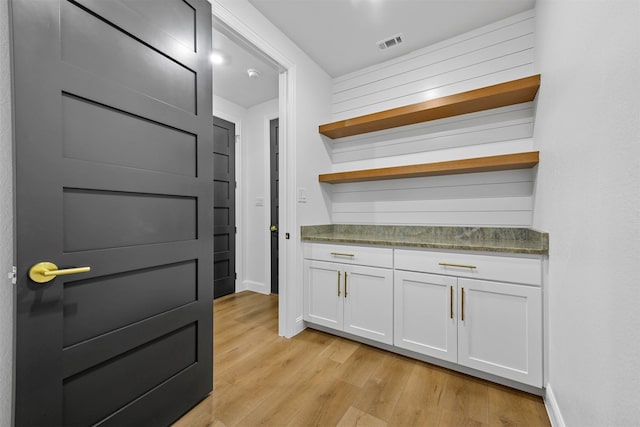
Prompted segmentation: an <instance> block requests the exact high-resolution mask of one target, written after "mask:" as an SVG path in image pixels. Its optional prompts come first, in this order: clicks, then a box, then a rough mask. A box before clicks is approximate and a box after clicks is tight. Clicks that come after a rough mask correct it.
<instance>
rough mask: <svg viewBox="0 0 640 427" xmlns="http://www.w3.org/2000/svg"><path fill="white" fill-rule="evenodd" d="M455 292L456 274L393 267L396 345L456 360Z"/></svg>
mask: <svg viewBox="0 0 640 427" xmlns="http://www.w3.org/2000/svg"><path fill="white" fill-rule="evenodd" d="M455 295H456V278H455V277H448V276H438V275H435V274H426V273H414V272H410V271H401V270H396V271H395V273H394V344H395V346H396V347H400V348H405V349H407V350H412V351H415V352H418V353H421V354H426V355H428V356H432V357H437V358H438V359H443V360H447V361H449V362H457V360H458V355H457V351H458V343H457V340H458V332H457V321H456V318H457V316H456V312H457V308H456V304H455V299H456V297H455Z"/></svg>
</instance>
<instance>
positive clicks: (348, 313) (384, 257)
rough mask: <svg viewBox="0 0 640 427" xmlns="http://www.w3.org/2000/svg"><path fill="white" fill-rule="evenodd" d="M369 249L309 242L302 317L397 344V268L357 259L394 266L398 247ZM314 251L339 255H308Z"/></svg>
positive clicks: (319, 323)
mask: <svg viewBox="0 0 640 427" xmlns="http://www.w3.org/2000/svg"><path fill="white" fill-rule="evenodd" d="M364 249H365V250H362V251H361V250H360V248H358V247H341V246H338V247H336V246H332V245H322V244H308V245H307V246H306V248H305V257H306V259H305V261H304V292H303V293H304V310H303V318H304V320H305V321H307V322H310V323H314V324H317V325H322V326H326V327H329V328H332V329H336V330H340V331H344V332H348V333H350V334H353V335H356V336H360V337H363V338H368V339H371V340H374V341H378V342H382V343H385V344H393V270H392V269H391V268H379V267H370V266H367V265H357V264H355V262H361V263H363V264H377V265H388V266H391V263H392V257H393V253H392V250H390V249H381V248H364ZM371 249H374V250H373V251H371ZM375 249H377V250H375ZM331 254H334V255H331ZM325 255H326V256H325ZM312 256H313V257H315V258H319V259H336V262H328V261H319V260H317V259H309V258H308V257H312ZM337 260H340V261H343V262H337Z"/></svg>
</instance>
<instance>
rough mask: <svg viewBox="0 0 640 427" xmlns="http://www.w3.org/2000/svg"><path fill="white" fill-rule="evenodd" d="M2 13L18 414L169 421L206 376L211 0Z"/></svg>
mask: <svg viewBox="0 0 640 427" xmlns="http://www.w3.org/2000/svg"><path fill="white" fill-rule="evenodd" d="M12 24H13V37H12V39H13V60H14V71H15V74H14V94H15V138H16V186H17V187H16V211H17V215H16V218H17V224H16V226H17V262H18V276H19V278H18V284H17V292H16V295H17V301H16V313H17V314H16V335H15V338H16V359H15V360H16V371H15V380H16V383H15V386H16V389H15V424H16V425H19V426H26V425H47V426H53V425H93V424H95V425H118V426H123V425H153V426H160V425H166V424H168V423H170V422H171V421H173V420H175V419H176V418H177V417H179V416H180V415H181V414H182V413H184V412H185V411H187V410H188V409H189V408H190V407H192V406H193V405H194V404H196V403H197V402H198V401H199V400H200V399H202V398H203V397H205V396H206V395H207V394H208V393H209V392H210V390H211V388H212V296H213V292H212V286H211V284H212V281H213V266H212V265H211V259H212V257H213V242H212V236H213V215H212V212H211V206H212V205H213V197H212V195H213V171H212V168H213V159H212V152H213V145H212V140H213V137H212V134H213V132H212V129H211V65H210V63H209V61H208V52H209V50H210V48H211V11H210V5H209V4H208V3H207V2H206V1H205V0H162V1H145V0H139V1H135V0H131V1H125V0H122V1H115V0H114V1H101V0H75V1H70V0H59V1H58V0H49V1H34V0H12ZM42 261H49V262H51V263H54V264H56V265H57V267H59V268H61V269H65V268H71V267H82V266H88V267H90V269H91V270H90V271H89V272H85V273H80V274H75V275H58V276H57V277H55V276H54V278H53V280H51V281H49V282H46V283H37V282H35V281H34V280H32V279H31V278H30V277H29V271H30V267H31V266H33V265H34V264H37V263H40V262H42ZM52 268H53V267H51V266H49V270H50V269H52ZM42 276H43V274H37V275H34V277H35V278H36V279H38V280H40V279H41V278H42Z"/></svg>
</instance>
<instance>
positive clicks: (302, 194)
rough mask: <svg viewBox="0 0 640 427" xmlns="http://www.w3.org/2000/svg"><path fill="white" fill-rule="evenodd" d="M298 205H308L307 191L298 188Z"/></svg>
mask: <svg viewBox="0 0 640 427" xmlns="http://www.w3.org/2000/svg"><path fill="white" fill-rule="evenodd" d="M298 203H307V189H306V188H298Z"/></svg>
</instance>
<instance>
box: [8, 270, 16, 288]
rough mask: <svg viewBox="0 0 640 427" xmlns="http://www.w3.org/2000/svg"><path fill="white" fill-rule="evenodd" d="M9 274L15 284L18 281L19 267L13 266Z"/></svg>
mask: <svg viewBox="0 0 640 427" xmlns="http://www.w3.org/2000/svg"><path fill="white" fill-rule="evenodd" d="M8 276H9V279H11V284H12V285H15V284H16V283H17V282H18V267H16V266H15V265H14V266H12V267H11V271H10V272H9V275H8Z"/></svg>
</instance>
